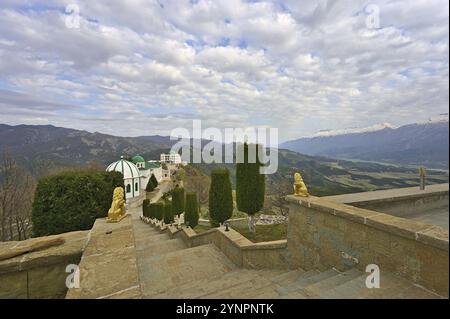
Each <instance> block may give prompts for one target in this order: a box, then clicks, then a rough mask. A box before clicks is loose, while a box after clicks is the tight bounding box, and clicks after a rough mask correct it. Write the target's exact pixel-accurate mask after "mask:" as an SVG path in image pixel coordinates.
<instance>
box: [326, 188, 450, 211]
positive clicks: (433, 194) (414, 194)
mask: <svg viewBox="0 0 450 319" xmlns="http://www.w3.org/2000/svg"><path fill="white" fill-rule="evenodd" d="M448 192H449V184H436V185H429V186H427V187H426V189H425V190H420V189H419V188H418V187H406V188H398V189H393V190H381V191H373V192H364V193H353V194H345V195H336V196H328V197H322V198H323V199H325V200H327V201H331V202H336V203H341V204H348V205H352V206H355V207H359V208H365V209H370V210H375V211H377V212H381V213H387V214H389V215H393V216H397V217H408V216H412V215H415V214H418V213H425V212H427V211H433V210H435V209H439V208H442V207H447V208H448V203H449V197H448Z"/></svg>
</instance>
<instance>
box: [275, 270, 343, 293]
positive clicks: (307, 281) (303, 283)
mask: <svg viewBox="0 0 450 319" xmlns="http://www.w3.org/2000/svg"><path fill="white" fill-rule="evenodd" d="M338 274H339V272H338V271H336V270H334V269H330V270H326V271H323V272H319V271H317V270H310V271H307V272H305V273H304V274H303V275H301V276H300V277H299V278H298V279H297V280H296V281H293V282H292V283H290V284H288V285H285V286H284V287H281V288H279V289H277V291H278V293H279V294H280V295H287V294H288V293H290V292H294V291H298V292H299V291H301V290H302V289H304V288H306V287H307V286H309V285H312V284H315V283H317V282H319V281H321V280H325V279H327V278H330V277H333V276H336V275H338Z"/></svg>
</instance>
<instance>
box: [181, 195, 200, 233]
mask: <svg viewBox="0 0 450 319" xmlns="http://www.w3.org/2000/svg"><path fill="white" fill-rule="evenodd" d="M198 219H199V205H198V199H197V193H196V192H190V193H187V194H186V207H185V213H184V222H185V224H186V225H189V226H190V227H191V228H194V227H195V226H197V225H198Z"/></svg>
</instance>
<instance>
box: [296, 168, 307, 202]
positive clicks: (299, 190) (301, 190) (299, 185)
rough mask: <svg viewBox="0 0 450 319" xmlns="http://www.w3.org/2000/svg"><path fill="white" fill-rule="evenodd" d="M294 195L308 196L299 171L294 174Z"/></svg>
mask: <svg viewBox="0 0 450 319" xmlns="http://www.w3.org/2000/svg"><path fill="white" fill-rule="evenodd" d="M294 195H295V196H302V197H308V196H309V194H308V188H307V187H306V185H305V183H304V182H303V178H302V175H300V173H295V174H294Z"/></svg>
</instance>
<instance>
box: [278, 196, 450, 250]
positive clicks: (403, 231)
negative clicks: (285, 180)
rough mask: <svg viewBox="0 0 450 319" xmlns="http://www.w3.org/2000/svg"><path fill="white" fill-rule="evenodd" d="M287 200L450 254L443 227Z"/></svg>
mask: <svg viewBox="0 0 450 319" xmlns="http://www.w3.org/2000/svg"><path fill="white" fill-rule="evenodd" d="M286 200H287V201H289V202H291V203H294V204H298V205H300V206H302V207H307V208H312V209H316V210H319V211H321V212H325V213H329V214H332V215H334V216H338V217H341V218H344V219H348V220H351V221H353V222H356V223H360V224H364V225H367V226H369V227H373V228H376V229H378V230H382V231H386V232H388V233H391V234H394V235H397V236H401V237H404V238H408V239H412V240H415V241H418V242H421V243H423V244H426V245H431V246H433V247H436V248H439V249H442V250H445V251H449V238H448V231H446V230H445V229H443V228H441V227H439V226H433V225H429V224H425V223H421V222H418V221H414V220H408V219H404V218H400V217H395V216H392V215H388V214H384V213H379V212H376V211H371V210H367V209H363V208H358V207H354V206H350V205H346V204H339V203H335V202H330V201H327V200H325V199H322V198H319V197H315V196H309V197H297V196H294V195H288V196H286Z"/></svg>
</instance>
